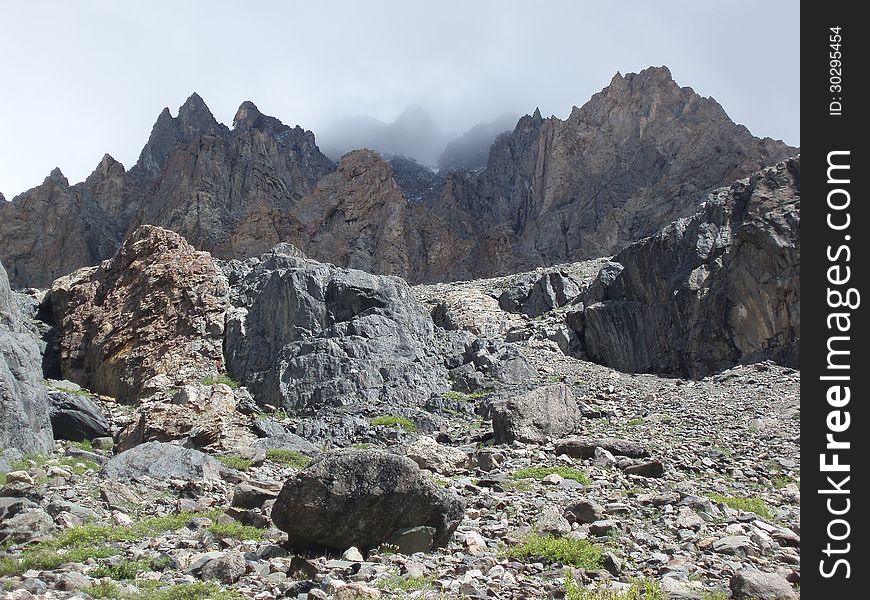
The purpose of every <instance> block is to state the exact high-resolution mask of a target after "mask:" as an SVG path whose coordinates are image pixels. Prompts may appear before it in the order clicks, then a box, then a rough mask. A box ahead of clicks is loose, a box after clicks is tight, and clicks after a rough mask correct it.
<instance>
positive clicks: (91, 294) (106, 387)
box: [48, 226, 229, 402]
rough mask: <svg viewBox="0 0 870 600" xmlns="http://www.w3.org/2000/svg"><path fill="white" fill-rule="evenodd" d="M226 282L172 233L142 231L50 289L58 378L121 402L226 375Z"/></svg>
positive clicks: (203, 257)
mask: <svg viewBox="0 0 870 600" xmlns="http://www.w3.org/2000/svg"><path fill="white" fill-rule="evenodd" d="M228 292H229V289H228V285H227V279H226V277H225V276H224V275H223V273H221V271H220V269H219V268H218V267H217V265H216V264H215V262H214V260H212V258H211V256H210V255H209V254H207V253H205V252H198V251H196V250H194V248H193V247H192V246H191V245H190V244H188V243H187V242H186V241H185V240H184V239H183V238H182V237H181V236H179V235H178V234H177V233H174V232H171V231H167V230H165V229H161V228H159V227H152V226H143V227H141V228H138V229H137V230H136V231H134V232H133V233H132V234H131V235H130V237H129V238H128V239H127V241H126V242H125V243H124V245H123V246H122V247H121V248H120V249H119V250H118V253H117V254H116V255H115V256H114V257H112V258H111V259H109V260H107V261H106V262H104V263H103V264H101V265H100V266H99V267H91V268H86V269H82V270H80V271H76V272H74V273H72V274H71V275H68V276H66V277H63V278H61V279H58V280H57V281H55V282H54V284H52V287H51V290H50V292H49V296H48V301H49V302H50V303H51V310H52V314H53V317H54V319H55V320H56V322H57V325H58V327H59V329H60V336H61V337H60V362H61V370H62V372H63V375H64V377H65V378H67V379H70V380H72V381H74V382H76V383H78V384H80V385H82V386H84V387H86V388H88V389H90V390H93V391H95V392H98V393H101V394H105V395H108V396H112V397H114V398H116V399H118V400H119V401H121V402H134V401H136V400H139V399H140V398H142V397H145V396H147V395H149V394H151V393H153V392H154V391H156V390H158V389H161V388H163V389H166V388H169V387H172V386H180V385H183V384H185V383H188V382H192V381H199V380H201V379H203V378H205V377H214V376H217V375H218V373H222V372H224V370H225V368H224V356H223V347H222V338H223V328H224V314H225V313H226V310H227V304H228Z"/></svg>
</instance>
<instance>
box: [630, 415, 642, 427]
mask: <svg viewBox="0 0 870 600" xmlns="http://www.w3.org/2000/svg"><path fill="white" fill-rule="evenodd" d="M627 425H628V426H629V427H637V426H638V425H643V418H641V417H635V418H634V419H632V420H631V421H629V422H628V423H627Z"/></svg>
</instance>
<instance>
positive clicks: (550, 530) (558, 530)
mask: <svg viewBox="0 0 870 600" xmlns="http://www.w3.org/2000/svg"><path fill="white" fill-rule="evenodd" d="M534 527H535V529H536V530H537V531H540V532H541V533H544V534H550V535H555V536H563V535H565V534H567V533H569V532H570V531H571V523H569V522H568V519H566V518H565V517H563V516H562V513H561V512H560V511H559V509H558V508H557V507H555V506H548V507H546V508H545V509H544V510H543V512H541V514H540V516H538V518H537V520H536V521H535V526H534Z"/></svg>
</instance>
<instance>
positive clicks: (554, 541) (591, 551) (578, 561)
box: [502, 533, 604, 569]
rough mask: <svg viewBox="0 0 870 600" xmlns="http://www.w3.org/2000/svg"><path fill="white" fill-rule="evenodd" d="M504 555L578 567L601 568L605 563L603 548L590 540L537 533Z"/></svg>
mask: <svg viewBox="0 0 870 600" xmlns="http://www.w3.org/2000/svg"><path fill="white" fill-rule="evenodd" d="M502 555H503V556H504V557H505V558H514V559H518V560H524V559H529V558H532V559H538V558H541V559H543V560H544V561H545V562H548V563H560V564H563V565H571V566H574V567H577V568H578V569H600V568H601V567H602V566H603V565H604V557H603V554H602V552H601V548H600V547H598V546H596V545H595V544H593V543H592V542H590V541H589V540H574V539H570V538H557V537H554V536H552V535H538V534H535V533H533V534H530V535H527V536H526V537H525V538H523V540H522V541H521V542H520V543H519V544H516V545H514V546H509V547H508V548H506V549H505V550H503V551H502Z"/></svg>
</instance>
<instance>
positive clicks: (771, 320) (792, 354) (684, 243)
mask: <svg viewBox="0 0 870 600" xmlns="http://www.w3.org/2000/svg"><path fill="white" fill-rule="evenodd" d="M799 223H800V161H799V159H790V160H787V161H785V162H783V163H780V164H779V165H776V166H775V167H771V168H768V169H765V170H763V171H760V172H759V173H756V174H754V175H752V176H751V177H749V178H748V179H744V180H741V181H738V182H737V183H735V184H734V185H732V186H731V187H729V188H723V189H721V190H718V191H716V192H714V193H713V194H712V195H711V196H709V197H708V198H707V200H706V202H705V203H704V204H703V205H702V206H701V208H700V210H699V211H698V212H697V213H695V214H694V215H692V216H691V217H688V218H684V219H680V220H678V221H676V222H674V223H672V224H671V225H669V226H667V227H665V228H664V229H662V230H661V231H660V232H659V233H657V234H655V235H654V236H652V237H650V238H649V239H647V240H644V241H642V242H638V243H636V244H634V245H632V246H629V247H628V248H626V249H625V250H623V251H622V252H620V253H619V254H618V255H617V256H616V257H615V258H614V259H613V261H614V263H617V264H618V265H619V267H618V268H616V269H614V266H615V265H611V266H610V267H609V268H608V270H607V272H606V273H605V272H603V275H602V277H601V278H600V279H599V282H597V284H593V286H592V288H593V289H594V290H598V291H597V292H596V294H597V295H599V296H600V301H594V302H593V303H591V304H587V305H586V306H585V309H584V311H583V314H582V319H574V320H572V323H573V324H574V326H575V329H576V330H577V333H578V335H579V337H580V338H581V340H582V345H583V349H584V351H585V353H586V355H587V356H588V357H590V358H592V359H593V360H595V361H597V362H601V363H603V364H606V365H609V366H612V367H614V368H616V369H619V370H621V371H628V372H654V373H663V374H671V375H679V376H687V377H701V376H704V375H707V374H710V373H715V372H717V371H721V370H723V369H726V368H728V367H731V366H733V365H735V364H737V363H738V362H754V361H758V360H765V359H773V360H775V361H777V362H779V363H781V364H785V365H791V366H796V365H797V364H798V355H799V352H798V350H799V348H798V345H799V341H800V294H799V288H800V245H799ZM616 271H618V274H615V272H616ZM592 300H599V298H592Z"/></svg>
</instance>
